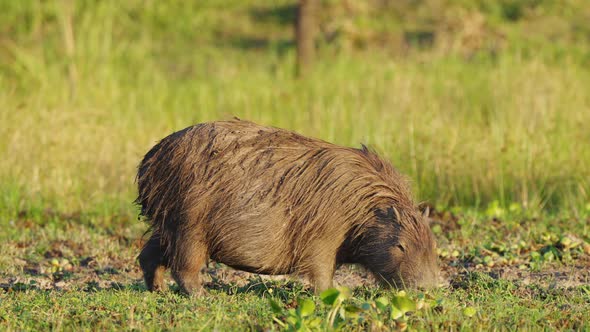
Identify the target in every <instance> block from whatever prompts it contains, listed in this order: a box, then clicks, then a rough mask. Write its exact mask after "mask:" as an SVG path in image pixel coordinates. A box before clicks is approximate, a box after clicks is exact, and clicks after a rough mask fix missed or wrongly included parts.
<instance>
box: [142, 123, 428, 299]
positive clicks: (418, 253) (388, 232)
mask: <svg viewBox="0 0 590 332" xmlns="http://www.w3.org/2000/svg"><path fill="white" fill-rule="evenodd" d="M137 182H138V187H139V197H138V198H137V203H138V204H139V205H141V214H142V215H144V216H145V217H146V219H147V220H149V222H150V225H151V230H152V235H151V238H150V240H148V242H147V243H146V245H145V247H144V249H143V250H142V252H141V254H140V256H139V260H140V265H141V267H142V269H143V271H144V277H145V280H146V283H147V285H148V288H149V289H151V290H160V289H162V287H163V280H162V274H163V272H164V270H165V269H166V268H170V269H171V271H172V275H173V277H174V278H175V280H176V281H177V283H178V284H179V286H180V287H181V289H183V290H184V291H185V292H187V293H189V294H193V293H200V292H201V290H202V287H201V284H200V279H199V271H200V269H201V267H202V266H203V264H204V263H205V261H206V260H207V259H208V258H209V257H210V258H212V259H214V260H216V261H219V262H222V263H225V264H227V265H229V266H232V267H234V268H237V269H241V270H245V271H250V272H256V273H264V274H288V273H294V272H296V273H299V274H303V275H306V276H308V277H309V278H310V279H311V281H312V282H313V283H314V285H315V287H316V289H318V290H321V289H325V288H328V287H330V286H331V284H332V277H333V274H334V270H335V268H336V266H337V264H342V263H358V264H362V265H364V266H365V267H367V268H368V269H369V270H371V271H372V272H373V273H374V274H376V275H377V276H378V277H380V279H381V280H382V281H384V282H385V283H390V284H393V285H394V286H398V287H401V286H404V285H418V286H419V285H426V284H432V283H434V282H435V280H434V279H436V275H437V273H438V269H437V266H436V254H435V253H436V251H435V243H434V239H433V236H432V234H431V232H430V230H429V228H428V226H427V225H426V224H425V223H424V222H423V221H422V216H421V215H420V214H419V213H418V212H417V209H416V208H415V206H414V203H413V201H412V199H411V197H412V196H411V193H410V191H409V188H408V185H407V183H406V180H405V179H404V178H403V177H402V176H401V175H400V174H399V173H398V172H397V171H396V170H395V169H394V168H393V167H392V166H391V165H390V164H389V163H387V162H385V161H383V160H382V159H380V158H379V157H378V156H377V155H376V154H375V153H373V152H371V151H369V150H368V149H366V148H365V147H363V148H362V149H353V148H347V147H340V146H336V145H333V144H330V143H327V142H324V141H321V140H317V139H311V138H307V137H303V136H301V135H298V134H296V133H293V132H290V131H287V130H282V129H277V128H270V127H263V126H259V125H256V124H254V123H251V122H246V121H240V120H234V121H223V122H213V123H204V124H199V125H195V126H192V127H189V128H186V129H184V130H181V131H179V132H176V133H174V134H172V135H170V136H168V137H166V138H164V139H163V140H162V141H160V142H159V143H158V144H157V145H156V146H154V147H153V148H152V149H151V150H150V151H149V152H148V153H147V154H146V156H145V157H144V159H143V161H142V162H141V164H140V166H139V171H138V175H137Z"/></svg>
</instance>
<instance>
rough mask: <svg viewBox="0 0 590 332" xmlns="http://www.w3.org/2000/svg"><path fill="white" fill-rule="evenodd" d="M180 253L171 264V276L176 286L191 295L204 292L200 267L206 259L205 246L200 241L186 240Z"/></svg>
mask: <svg viewBox="0 0 590 332" xmlns="http://www.w3.org/2000/svg"><path fill="white" fill-rule="evenodd" d="M187 244H188V245H187V246H186V247H183V248H182V250H184V252H182V254H180V255H178V254H177V255H176V257H175V258H180V259H177V260H176V261H175V262H174V266H172V277H173V278H174V280H176V283H177V284H178V287H180V289H181V290H182V291H183V292H184V293H186V294H187V295H191V296H199V295H202V294H203V293H205V290H204V289H203V287H202V286H201V275H200V274H201V268H202V267H203V265H204V264H205V262H206V261H207V246H206V245H205V244H204V243H200V242H197V243H195V242H187Z"/></svg>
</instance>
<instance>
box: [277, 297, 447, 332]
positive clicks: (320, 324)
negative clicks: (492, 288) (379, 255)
mask: <svg viewBox="0 0 590 332" xmlns="http://www.w3.org/2000/svg"><path fill="white" fill-rule="evenodd" d="M319 297H320V299H321V302H320V303H321V305H320V307H319V309H320V310H318V311H317V312H316V305H315V303H314V301H313V300H311V299H301V298H300V299H298V300H297V303H298V306H297V308H296V309H295V308H291V309H288V310H285V309H283V307H282V306H281V305H280V304H279V303H278V302H277V301H276V300H274V299H270V301H269V302H270V306H271V308H272V311H273V313H274V317H273V319H274V321H275V322H276V323H277V324H279V325H280V326H281V327H282V328H284V329H286V330H287V331H319V330H339V329H341V328H343V327H345V326H362V327H370V329H377V330H380V329H383V328H385V327H389V328H394V329H396V330H400V331H403V330H405V329H406V328H407V326H408V318H409V317H410V316H411V314H412V313H415V312H417V311H419V310H423V309H428V308H431V307H434V306H436V305H440V303H441V301H440V300H439V301H435V300H432V299H426V297H425V296H424V294H421V295H419V296H418V297H417V299H412V298H410V297H409V296H408V295H407V294H406V293H405V292H404V291H400V292H398V293H397V294H395V295H394V296H393V297H387V296H381V297H378V298H377V299H375V300H372V301H364V302H361V301H360V299H357V298H354V297H353V296H352V293H351V291H350V289H348V288H346V287H338V288H330V289H328V290H326V291H324V292H322V293H321V294H320V296H319ZM321 312H325V315H324V316H323V317H321V316H320V315H321Z"/></svg>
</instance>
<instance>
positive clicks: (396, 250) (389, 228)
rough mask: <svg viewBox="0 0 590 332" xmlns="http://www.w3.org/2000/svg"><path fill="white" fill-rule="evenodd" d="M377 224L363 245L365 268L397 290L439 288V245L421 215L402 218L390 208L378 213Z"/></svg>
mask: <svg viewBox="0 0 590 332" xmlns="http://www.w3.org/2000/svg"><path fill="white" fill-rule="evenodd" d="M375 217H376V222H375V223H374V224H373V225H372V226H371V227H369V229H368V230H367V231H368V233H369V234H367V236H365V237H364V238H365V239H366V240H369V242H368V243H365V245H363V247H364V249H363V251H364V252H365V253H364V254H365V255H367V256H366V257H367V258H368V260H366V263H365V265H366V266H367V267H368V268H369V269H370V270H371V271H372V272H373V273H374V274H375V275H376V277H377V278H378V279H379V280H380V281H381V282H382V283H384V284H386V285H389V286H393V287H396V288H432V287H435V286H437V285H438V284H439V268H438V262H437V253H436V242H435V240H434V236H433V234H432V232H431V230H430V227H429V225H428V224H427V223H426V221H425V218H424V217H423V216H422V215H421V214H420V213H418V212H417V211H416V212H414V211H411V212H410V213H404V214H400V213H398V211H397V210H396V209H395V208H393V207H389V208H386V209H377V210H375Z"/></svg>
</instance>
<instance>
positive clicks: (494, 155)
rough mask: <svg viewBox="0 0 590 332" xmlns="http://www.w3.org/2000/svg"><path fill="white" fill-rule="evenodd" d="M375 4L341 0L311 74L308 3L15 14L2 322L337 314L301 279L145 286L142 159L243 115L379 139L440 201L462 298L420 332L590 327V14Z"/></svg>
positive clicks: (2, 125)
mask: <svg viewBox="0 0 590 332" xmlns="http://www.w3.org/2000/svg"><path fill="white" fill-rule="evenodd" d="M68 3H69V4H73V5H72V6H71V7H68V6H69V5H68ZM373 5H374V4H371V5H368V6H367V7H366V8H365V7H363V6H361V5H359V6H357V7H355V6H354V5H351V6H350V7H347V9H343V8H344V7H343V6H340V5H339V4H338V3H337V2H325V6H327V7H326V8H324V10H323V11H322V17H321V20H322V27H323V30H322V31H323V32H322V33H323V35H322V39H321V40H320V42H319V44H320V45H319V46H320V48H319V51H320V52H319V55H318V61H317V63H316V64H315V66H314V69H313V72H312V74H311V75H310V76H309V77H308V78H306V79H305V80H294V79H293V73H294V49H293V42H292V27H291V25H290V18H292V16H293V8H294V7H293V1H278V2H274V4H273V5H270V4H266V3H263V2H260V1H255V0H250V1H230V2H226V1H224V2H219V1H207V2H206V3H203V4H201V3H197V2H195V3H194V4H190V5H188V6H189V7H190V8H188V7H185V6H187V5H186V3H185V2H183V1H172V2H167V3H165V4H164V3H160V2H149V1H148V2H144V1H139V0H131V1H125V2H118V1H100V2H83V1H73V2H68V1H0V22H2V23H0V105H1V110H0V156H2V158H0V183H1V184H2V185H0V241H2V242H3V243H4V244H3V248H6V250H3V254H2V255H1V256H0V271H1V272H0V285H1V286H2V287H1V289H0V328H2V329H8V330H36V329H79V328H81V329H90V330H95V329H100V330H102V329H117V328H119V327H124V328H126V329H133V328H138V329H162V328H178V329H193V328H194V327H195V326H203V327H204V329H228V328H229V329H241V328H250V329H264V328H271V329H279V327H280V326H281V325H280V324H278V323H277V320H278V321H280V322H285V321H286V318H285V316H284V315H283V316H281V315H279V314H276V313H273V311H272V308H271V307H270V305H269V302H268V299H269V298H272V297H276V298H277V300H278V302H279V303H280V304H281V305H283V306H287V307H289V308H295V307H297V303H296V302H295V300H296V299H297V298H303V299H312V300H313V301H315V303H316V305H317V309H316V311H314V313H313V315H312V316H311V317H326V315H327V313H328V312H329V310H330V309H329V307H327V306H322V305H321V301H320V300H319V299H318V298H317V297H313V296H312V295H311V294H310V293H309V292H308V291H307V290H306V289H305V288H304V287H303V285H302V284H301V283H299V282H291V281H268V280H266V279H265V281H264V282H261V281H260V279H257V278H256V277H253V276H248V277H240V278H237V279H236V278H234V277H228V275H233V274H231V273H230V272H223V271H226V270H225V269H224V268H220V269H212V270H210V271H209V272H211V273H212V277H211V280H210V284H209V289H210V292H211V296H209V297H208V298H206V299H187V298H184V297H182V296H180V295H178V294H175V293H174V292H172V293H166V294H164V295H157V294H149V293H146V292H145V289H144V286H143V284H142V282H141V281H140V278H141V275H140V274H139V271H138V267H137V264H136V262H135V257H136V255H137V253H138V250H139V246H140V244H141V237H142V234H143V231H144V230H145V225H143V224H141V223H139V222H137V220H136V216H137V209H136V207H135V206H133V205H132V203H131V202H132V201H133V199H134V198H135V195H136V189H135V184H134V181H133V179H134V176H135V172H136V166H137V164H138V163H139V160H140V159H141V157H142V156H143V154H144V153H145V152H146V151H147V150H148V149H149V148H150V147H151V146H153V144H154V143H155V142H156V141H157V140H159V139H161V138H162V137H164V136H166V135H167V134H169V133H171V132H172V131H174V130H178V129H182V128H184V127H186V126H189V125H191V124H194V123H198V122H202V121H212V120H216V119H227V118H231V117H232V116H238V117H240V118H243V119H248V120H252V121H255V122H258V123H261V124H266V125H274V126H279V127H284V128H288V129H292V130H296V131H298V132H300V133H302V134H305V135H309V136H314V137H318V138H322V139H325V140H327V141H330V142H334V143H337V144H342V145H349V146H359V144H360V143H365V144H368V145H371V146H373V147H375V148H376V149H377V150H378V151H379V152H380V153H381V154H382V155H383V156H384V157H385V158H387V159H389V160H391V161H392V162H393V164H394V165H395V166H396V167H397V168H399V169H400V170H401V171H402V172H403V173H405V174H407V175H408V176H409V178H410V180H411V181H412V185H413V188H414V192H415V194H416V198H417V200H418V201H428V202H430V203H431V204H432V205H433V206H435V207H436V210H437V214H435V216H434V218H435V220H436V222H435V223H434V224H433V229H434V231H435V234H436V236H437V241H438V243H439V246H440V248H441V251H440V255H439V256H440V258H441V261H442V263H443V264H442V266H443V269H444V270H445V273H446V276H447V279H448V280H449V282H450V284H451V287H448V288H444V289H440V290H437V291H433V292H431V293H428V294H426V295H427V296H429V297H431V298H433V299H436V300H442V302H441V303H442V304H440V305H439V306H438V307H435V308H433V309H431V310H425V311H420V312H418V313H416V314H415V315H413V316H411V317H410V318H408V323H409V324H410V326H411V327H412V328H416V329H445V330H446V329H451V328H453V329H454V328H456V329H466V330H470V329H492V328H493V329H516V328H524V329H537V328H547V329H551V328H557V329H588V328H589V327H588V325H584V324H587V323H586V322H585V320H584V309H585V308H587V307H588V304H589V303H590V298H589V297H588V292H589V289H588V284H589V283H588V280H589V279H588V278H589V276H588V275H587V273H586V274H584V271H587V270H588V264H589V263H588V262H589V261H588V255H590V254H589V253H588V252H587V248H588V247H587V246H588V243H589V242H590V233H589V232H590V230H589V228H588V221H589V220H588V216H589V215H590V180H589V179H590V149H588V144H587V142H590V127H589V126H588V123H590V94H588V91H587V90H588V89H587V87H588V86H590V70H589V69H588V68H589V67H588V61H589V59H590V47H588V43H587V40H588V39H587V38H588V36H590V32H589V31H588V30H587V27H585V25H584V22H587V20H586V18H587V15H588V9H587V5H585V2H584V1H575V0H574V1H569V2H568V4H567V5H563V6H554V5H553V4H552V2H551V1H548V0H541V1H532V2H518V1H508V0H506V1H499V2H498V3H497V4H496V5H490V4H488V2H482V1H472V2H469V1H448V2H444V6H443V8H442V9H440V8H439V9H440V10H439V9H437V7H436V2H435V1H424V2H423V4H422V6H417V7H416V6H411V5H409V4H403V3H402V2H400V3H399V4H395V5H391V6H393V7H395V8H389V7H388V8H385V9H379V7H372V6H373ZM375 8H376V9H375ZM400 13H402V14H403V15H400ZM480 18H483V22H484V23H483V24H480V23H477V22H481V20H480ZM68 22H71V25H70V24H69V23H68ZM470 24H471V25H470ZM466 27H472V29H471V30H469V29H467V28H466ZM70 28H71V31H72V32H73V36H74V38H73V44H72V45H71V48H68V46H67V45H68V42H67V41H68V34H67V31H68V29H70ZM470 31H471V32H470ZM431 34H432V35H434V36H436V38H435V39H434V40H435V42H433V43H432V44H430V42H429V41H428V38H429V37H428V36H430V35H431ZM404 38H406V39H407V40H406V41H404ZM416 38H417V39H416ZM420 38H426V39H425V40H423V39H420ZM466 40H467V41H473V40H480V41H481V42H478V43H476V44H475V46H473V44H469V43H467V42H466ZM400 41H401V42H400ZM406 43H407V45H406ZM404 45H405V46H404ZM568 241H570V242H568ZM568 243H569V244H568ZM571 243H574V244H575V245H572V244H571ZM54 259H55V260H56V262H57V263H54ZM63 260H66V261H65V262H64V261H63ZM62 263H63V264H62ZM68 264H69V265H68ZM216 271H221V272H216ZM354 271H355V270H353V272H354ZM502 271H504V272H502ZM357 272H358V271H357ZM357 272H354V273H357ZM224 273H227V275H226V274H224ZM354 273H353V274H354ZM220 275H221V276H220ZM236 280H238V281H239V282H238V281H236ZM31 282H34V283H33V284H31ZM270 288H272V289H274V290H275V294H274V295H273V294H270V293H269V292H268V289H270ZM277 293H278V295H277ZM394 295H395V294H394V293H393V292H388V291H384V290H378V289H376V288H374V287H370V286H366V285H364V284H363V285H361V286H358V287H357V288H355V289H354V297H353V298H352V299H351V300H350V301H352V302H351V303H356V304H357V305H361V304H362V303H364V302H368V303H373V302H374V301H375V299H377V298H379V297H380V296H385V297H388V298H393V296H394ZM409 296H410V297H411V298H413V299H415V298H418V296H419V294H418V293H410V294H409ZM466 307H473V308H475V310H476V314H475V316H473V317H471V318H469V317H467V316H466V315H465V314H464V313H463V309H464V308H466ZM365 314H366V315H367V317H369V316H370V315H371V314H374V312H373V311H370V310H369V311H367V312H365ZM273 317H274V318H275V320H273ZM376 321H378V320H375V319H373V320H372V321H371V322H376ZM383 322H384V324H385V325H384V326H385V327H388V328H393V329H395V328H396V326H397V325H395V324H396V322H395V321H392V320H387V319H383ZM367 324H372V323H367ZM355 326H357V325H355V324H354V323H351V325H350V326H349V328H350V329H354V328H355Z"/></svg>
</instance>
